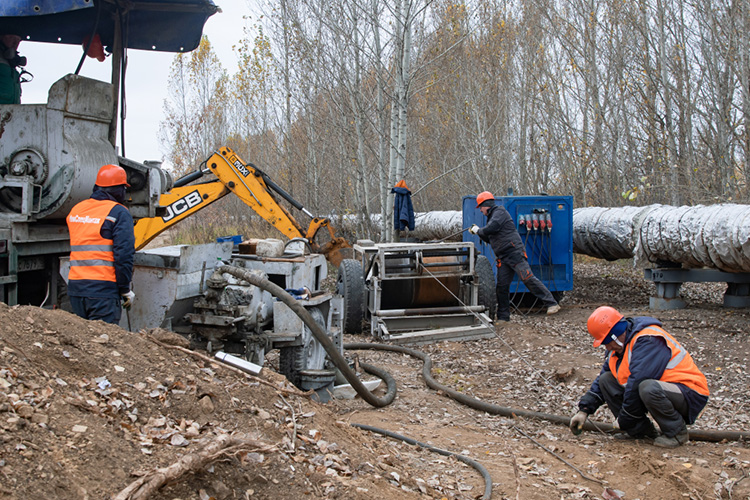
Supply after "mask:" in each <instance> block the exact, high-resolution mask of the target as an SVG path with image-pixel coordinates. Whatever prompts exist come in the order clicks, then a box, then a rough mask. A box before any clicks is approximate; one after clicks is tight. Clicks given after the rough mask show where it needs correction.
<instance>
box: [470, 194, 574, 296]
mask: <svg viewBox="0 0 750 500" xmlns="http://www.w3.org/2000/svg"><path fill="white" fill-rule="evenodd" d="M495 202H496V203H497V204H498V205H500V204H502V205H503V206H504V207H505V209H506V210H507V211H508V213H510V216H511V218H512V219H513V220H514V221H516V229H518V233H519V234H520V235H521V240H522V241H524V243H525V245H526V254H527V256H528V260H529V265H530V266H531V270H532V271H533V272H534V275H535V276H536V277H537V278H539V279H540V280H542V282H543V283H544V284H545V286H546V287H547V288H548V289H549V290H550V291H551V292H562V291H565V290H572V289H573V197H572V196H503V197H496V198H495ZM476 206H477V199H476V196H464V198H463V203H462V214H463V227H469V226H471V225H472V224H477V225H478V226H479V227H484V226H485V225H486V224H487V218H486V217H485V216H484V215H482V212H480V211H479V209H478V208H476ZM534 219H536V220H534ZM542 221H544V222H543V223H542ZM548 221H549V222H552V227H551V229H549V228H548V227H547V225H548V223H549V222H548ZM463 241H471V242H473V243H474V246H475V247H476V248H477V253H479V254H481V255H484V256H485V257H487V258H488V259H490V262H493V263H494V262H495V260H496V259H495V254H494V253H493V252H492V248H491V247H490V245H489V244H487V243H485V242H483V241H482V240H481V239H479V237H478V236H476V235H474V234H470V233H469V232H468V231H464V233H463ZM493 269H494V272H495V276H497V267H495V266H493ZM528 291H529V290H528V288H526V286H525V285H524V284H523V282H522V281H521V280H519V279H518V277H517V276H516V277H515V278H514V280H513V283H511V285H510V292H511V294H515V293H524V292H528Z"/></svg>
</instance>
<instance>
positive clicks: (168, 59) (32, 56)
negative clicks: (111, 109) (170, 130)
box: [18, 0, 251, 162]
mask: <svg viewBox="0 0 750 500" xmlns="http://www.w3.org/2000/svg"><path fill="white" fill-rule="evenodd" d="M214 3H215V4H216V5H218V6H219V7H221V10H222V12H219V13H216V14H214V15H213V16H211V17H209V18H208V21H207V22H206V25H205V27H204V30H203V33H204V34H205V35H207V36H208V39H209V40H210V41H211V44H212V46H213V49H214V51H216V53H217V55H218V56H219V58H221V61H222V64H223V65H224V68H225V69H227V70H228V71H229V72H230V73H233V72H234V71H235V68H236V67H237V57H236V55H235V53H234V52H233V51H232V45H236V44H237V43H238V42H239V41H240V40H241V39H242V37H243V27H244V26H245V20H244V19H243V16H246V15H249V14H251V12H250V10H249V7H248V6H247V5H248V2H247V1H246V0H214ZM18 51H19V53H21V55H24V56H26V57H27V58H28V63H27V64H26V70H27V71H29V72H30V73H32V74H33V75H34V80H33V81H32V82H30V83H26V84H24V85H23V86H22V92H23V95H22V96H21V102H22V103H23V104H33V103H46V102H47V92H48V91H49V87H50V86H51V85H52V84H53V83H54V82H55V81H57V80H59V79H60V78H62V77H63V76H65V75H66V74H68V73H74V72H75V69H76V66H77V65H78V61H79V59H80V57H81V53H82V52H83V49H82V47H80V46H72V45H58V44H50V43H35V42H21V45H20V47H19V48H18ZM174 56H175V54H172V53H166V52H147V51H143V50H129V51H128V72H127V75H126V81H125V87H126V97H127V117H126V121H125V153H126V156H127V157H128V158H130V159H132V160H135V161H140V162H142V161H144V160H162V159H163V150H162V148H161V147H160V145H159V138H158V135H159V134H158V130H159V123H160V122H161V121H162V120H163V119H164V111H163V108H164V105H163V103H164V99H165V98H166V97H167V79H168V75H169V67H170V65H171V63H172V60H173V59H174ZM111 71H112V65H111V62H110V59H109V58H107V59H106V60H105V61H104V62H101V63H100V62H99V61H97V60H96V59H92V58H90V57H88V58H86V61H85V62H84V64H83V68H82V69H81V72H80V74H81V75H83V76H87V77H90V78H96V79H98V80H103V81H106V82H109V81H110V80H111V78H110V75H111ZM119 137H120V136H119V132H118V141H117V143H118V145H119V143H120V142H119V141H120V140H119Z"/></svg>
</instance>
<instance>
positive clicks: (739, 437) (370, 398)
mask: <svg viewBox="0 0 750 500" xmlns="http://www.w3.org/2000/svg"><path fill="white" fill-rule="evenodd" d="M219 271H220V272H224V273H227V274H231V275H232V276H235V277H237V278H239V279H242V280H245V281H247V282H248V283H251V284H253V285H255V286H257V287H259V288H262V289H263V290H266V291H268V292H269V293H271V294H272V295H273V296H275V297H277V298H278V299H279V300H281V301H282V302H284V303H285V304H286V305H287V306H289V308H290V309H291V310H292V311H293V312H294V313H295V314H297V316H299V317H300V319H301V320H302V321H303V322H304V323H305V326H307V327H308V328H309V329H310V331H311V332H312V334H313V336H314V337H315V339H316V340H317V341H318V342H320V344H321V345H322V346H323V348H324V349H325V350H326V353H327V354H328V356H329V357H330V358H331V360H332V361H333V363H334V365H335V366H336V368H338V369H339V370H340V371H341V374H342V375H343V376H344V378H346V380H347V382H349V383H350V384H351V385H352V388H354V390H355V391H357V394H359V395H360V396H361V397H362V399H364V400H365V401H367V403H368V404H370V405H372V406H374V407H376V408H382V407H383V406H387V405H389V404H390V403H391V402H392V401H393V399H394V398H395V397H396V382H395V381H394V380H393V377H391V376H390V374H388V373H387V372H386V371H385V370H381V369H379V368H376V367H374V366H372V365H367V364H361V366H362V368H363V369H365V371H367V372H368V373H372V374H373V375H375V376H377V377H380V378H381V379H383V381H384V382H385V383H386V387H387V389H386V394H385V395H384V396H383V397H382V398H379V397H377V396H375V395H374V394H372V393H371V392H370V391H369V390H368V389H367V387H365V385H364V384H363V383H362V382H361V381H360V380H359V378H358V377H357V375H356V373H354V371H352V370H351V368H349V364H348V363H347V361H346V359H345V358H344V357H343V356H342V355H341V353H339V352H338V350H337V349H336V346H335V345H334V344H333V342H332V341H331V339H330V338H329V337H328V335H327V334H326V332H325V331H324V330H323V328H322V327H321V326H320V325H318V323H316V322H315V320H314V319H313V317H312V316H311V315H310V313H309V312H308V311H307V309H305V308H304V307H303V306H302V305H300V304H299V303H298V301H297V300H296V299H294V297H292V296H291V295H289V294H288V293H286V291H284V289H283V288H281V287H280V286H278V285H276V284H274V283H271V282H270V281H268V280H267V279H265V278H263V277H261V276H258V275H256V274H253V273H251V272H249V271H248V270H246V269H242V268H239V267H234V266H229V265H224V266H222V267H220V268H219ZM344 349H347V350H357V349H359V350H379V351H391V352H399V353H402V354H407V355H409V356H412V357H415V358H417V359H421V360H422V362H423V363H424V364H423V366H422V376H423V377H424V380H425V383H426V384H427V386H428V387H430V388H431V389H434V390H436V391H443V392H444V393H445V394H447V395H448V396H450V397H451V398H453V399H455V400H456V401H458V402H459V403H461V404H464V405H466V406H469V407H471V408H474V409H476V410H480V411H484V412H487V413H491V414H493V415H501V416H505V417H516V416H518V417H526V418H536V419H540V420H546V421H548V422H552V423H555V424H560V425H565V426H568V425H570V417H566V416H561V415H554V414H550V413H541V412H536V411H529V410H524V409H523V408H511V407H507V406H499V405H495V404H492V403H486V402H484V401H481V400H478V399H476V398H473V397H471V396H467V395H466V394H462V393H460V392H458V391H456V390H454V389H451V388H450V387H448V386H445V385H442V384H440V383H438V382H437V381H436V380H435V379H434V378H432V360H431V359H430V357H429V356H428V355H427V354H425V353H423V352H422V351H417V350H415V349H410V348H408V347H403V346H397V345H389V344H374V343H365V342H357V343H351V344H345V345H344ZM583 428H584V430H588V431H603V432H613V431H615V430H616V429H615V428H614V427H613V426H612V425H610V424H605V423H599V422H592V421H587V422H586V423H585V424H584V426H583ZM690 439H692V440H694V441H711V442H719V441H725V440H726V441H745V440H750V432H737V431H710V430H702V429H690Z"/></svg>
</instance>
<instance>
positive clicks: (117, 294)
mask: <svg viewBox="0 0 750 500" xmlns="http://www.w3.org/2000/svg"><path fill="white" fill-rule="evenodd" d="M128 187H130V184H128V181H127V173H126V172H125V169H123V168H122V167H120V166H118V165H104V166H103V167H102V168H100V169H99V172H98V174H97V176H96V184H95V185H94V191H93V193H92V194H91V197H90V198H89V199H87V200H84V201H82V202H80V203H78V204H77V205H76V206H74V207H73V208H72V210H71V211H70V214H69V215H68V218H67V223H68V230H69V231H70V272H69V274H68V296H69V297H70V304H71V306H72V308H73V312H74V313H76V314H77V315H78V316H80V317H82V318H85V319H91V320H95V319H100V320H102V321H105V322H107V323H113V324H117V323H119V322H120V316H121V315H122V307H125V308H126V309H129V308H130V306H131V304H132V301H133V299H134V298H135V294H134V293H133V292H132V291H131V290H130V280H131V278H132V276H133V257H134V255H135V234H134V231H133V217H132V216H131V215H130V212H128V209H127V208H125V206H124V203H125V193H126V188H128ZM121 301H122V304H121Z"/></svg>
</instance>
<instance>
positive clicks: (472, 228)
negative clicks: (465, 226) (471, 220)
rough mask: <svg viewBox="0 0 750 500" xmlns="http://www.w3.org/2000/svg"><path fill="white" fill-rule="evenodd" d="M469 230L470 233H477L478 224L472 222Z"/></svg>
mask: <svg viewBox="0 0 750 500" xmlns="http://www.w3.org/2000/svg"><path fill="white" fill-rule="evenodd" d="M469 232H470V233H471V234H477V233H478V232H479V226H477V225H476V224H472V225H471V227H470V228H469Z"/></svg>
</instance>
